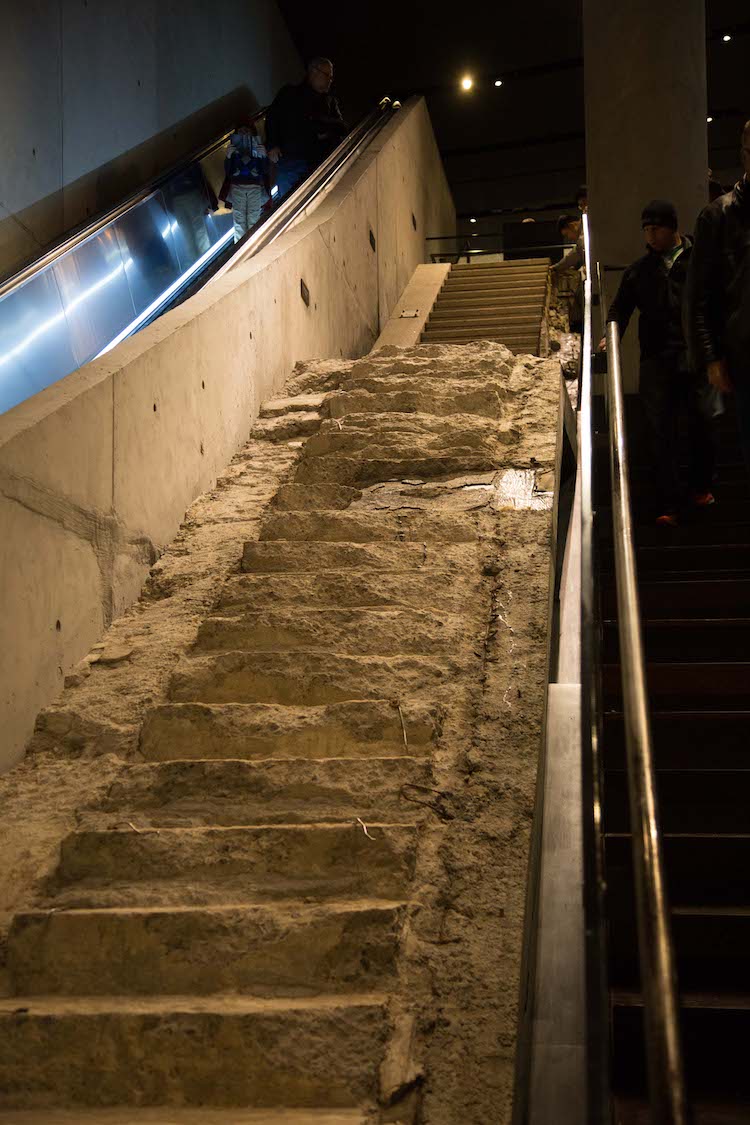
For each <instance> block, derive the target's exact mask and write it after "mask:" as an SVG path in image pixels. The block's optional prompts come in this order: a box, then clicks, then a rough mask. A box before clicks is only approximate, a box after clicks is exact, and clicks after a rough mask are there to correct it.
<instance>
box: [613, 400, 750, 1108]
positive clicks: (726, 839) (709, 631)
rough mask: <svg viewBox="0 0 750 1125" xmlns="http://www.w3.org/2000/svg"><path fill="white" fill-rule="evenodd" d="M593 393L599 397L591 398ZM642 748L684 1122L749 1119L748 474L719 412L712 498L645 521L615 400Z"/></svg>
mask: <svg viewBox="0 0 750 1125" xmlns="http://www.w3.org/2000/svg"><path fill="white" fill-rule="evenodd" d="M597 405H598V406H600V405H601V404H600V403H598V404H597ZM627 414H628V434H629V445H630V458H631V488H632V491H633V507H634V523H635V525H636V529H637V530H636V545H637V559H638V569H639V586H640V596H641V612H642V617H643V626H644V644H645V653H646V662H647V677H648V685H649V696H650V706H651V717H652V736H653V748H654V759H655V765H656V769H657V785H658V794H659V801H660V812H661V822H662V830H663V846H664V856H665V863H666V874H667V884H668V892H669V898H670V908H671V914H672V928H673V937H674V943H675V951H676V957H677V968H678V976H679V985H680V998H681V1021H682V1035H683V1051H684V1061H685V1073H686V1080H687V1085H688V1091H689V1095H690V1099H691V1103H692V1106H693V1112H694V1115H695V1125H740V1123H741V1122H742V1123H745V1125H746V1123H747V1122H750V1065H748V1063H749V1061H750V487H749V485H748V481H747V478H746V475H745V471H744V467H743V466H742V462H741V457H740V451H739V445H738V441H737V437H736V429H735V421H734V418H733V417H732V416H731V415H730V416H727V417H725V418H723V419H722V420H721V422H720V424H719V450H720V453H719V466H718V470H717V482H716V486H715V490H714V491H715V495H716V498H717V503H716V505H714V506H713V507H712V508H708V509H705V510H700V511H689V510H688V511H686V512H685V515H684V517H683V518H682V519H681V521H680V525H679V527H677V528H657V527H656V526H655V525H654V518H655V515H656V513H655V511H654V509H653V507H652V500H651V497H652V493H653V490H652V487H651V483H650V473H651V470H650V468H649V466H648V463H647V458H646V457H645V454H644V451H645V448H646V447H645V440H644V432H643V420H642V418H641V416H640V412H639V404H638V402H637V399H635V398H634V397H633V398H632V401H628V403H627ZM604 426H605V423H604V417H603V411H602V412H601V414H600V417H599V420H598V426H597V429H598V431H599V436H598V439H597V466H596V468H597V477H598V481H599V485H598V488H597V499H598V501H599V507H598V511H597V524H598V545H599V559H600V592H601V615H602V622H603V628H602V665H603V668H602V673H603V674H602V679H603V683H602V690H603V703H604V730H603V747H604V751H603V764H604V815H603V828H604V836H605V838H604V849H605V861H606V878H607V898H606V910H607V932H608V943H609V970H610V986H611V1016H612V1031H613V1052H614V1053H613V1084H614V1090H615V1097H616V1107H617V1108H616V1120H617V1122H618V1125H647V1123H651V1121H652V1119H651V1117H650V1116H649V1110H648V1103H647V1093H646V1063H645V1052H644V1036H643V1019H642V1016H643V1009H642V997H641V990H640V981H639V971H638V955H637V941H636V928H635V901H634V894H633V868H632V860H631V840H630V835H629V832H630V826H629V811H628V795H627V774H626V770H625V745H624V730H623V715H622V696H621V687H620V667H619V652H618V633H617V603H616V595H615V584H614V564H613V552H612V546H611V542H612V539H611V518H610V512H609V510H608V508H607V504H608V503H609V500H608V465H607V446H606V437H605V428H604Z"/></svg>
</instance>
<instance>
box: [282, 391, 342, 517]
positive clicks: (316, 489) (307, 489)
mask: <svg viewBox="0 0 750 1125" xmlns="http://www.w3.org/2000/svg"><path fill="white" fill-rule="evenodd" d="M330 397H332V396H329V401H330ZM361 499H362V491H361V489H358V488H347V487H346V486H345V485H339V484H319V485H304V484H284V485H282V486H281V488H280V489H279V490H278V492H277V493H276V495H275V496H274V498H273V501H272V502H271V507H272V508H278V509H280V510H281V511H285V512H309V511H317V510H319V509H321V508H324V509H326V510H328V511H333V510H336V509H338V510H339V511H343V510H344V509H345V508H348V507H349V505H350V504H353V503H354V501H355V500H361Z"/></svg>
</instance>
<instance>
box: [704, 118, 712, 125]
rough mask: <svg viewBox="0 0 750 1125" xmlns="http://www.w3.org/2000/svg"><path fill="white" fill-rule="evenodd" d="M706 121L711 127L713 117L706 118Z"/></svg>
mask: <svg viewBox="0 0 750 1125" xmlns="http://www.w3.org/2000/svg"><path fill="white" fill-rule="evenodd" d="M706 121H707V122H708V124H709V125H710V124H711V122H712V121H713V117H707V118H706Z"/></svg>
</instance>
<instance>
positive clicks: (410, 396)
mask: <svg viewBox="0 0 750 1125" xmlns="http://www.w3.org/2000/svg"><path fill="white" fill-rule="evenodd" d="M505 397H506V396H505V395H504V394H503V392H502V390H501V388H499V387H497V386H492V385H491V386H487V387H483V386H482V385H481V384H479V385H478V386H477V387H476V389H475V388H473V387H471V385H470V384H469V385H467V386H465V389H461V390H458V389H452V390H451V389H450V388H448V390H447V391H446V392H445V393H441V391H440V390H439V389H437V388H435V387H424V388H420V389H419V390H403V391H400V390H388V391H385V392H382V391H381V392H377V393H373V392H371V391H366V390H361V391H336V392H334V393H333V394H332V395H331V396H330V399H329V410H330V416H331V417H332V418H344V417H346V416H347V415H350V414H365V413H372V414H387V413H398V414H409V413H415V414H416V413H423V412H424V413H429V414H435V415H437V416H439V417H448V416H450V415H454V414H477V415H479V416H480V417H483V418H499V417H500V416H501V415H502V413H503V401H504V398H505ZM298 487H299V486H298ZM331 506H333V505H331ZM343 506H344V505H342V507H343ZM321 507H322V505H321Z"/></svg>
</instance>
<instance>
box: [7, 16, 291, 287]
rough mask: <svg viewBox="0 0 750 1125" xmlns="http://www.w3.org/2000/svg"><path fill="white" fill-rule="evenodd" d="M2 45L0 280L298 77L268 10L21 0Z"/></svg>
mask: <svg viewBox="0 0 750 1125" xmlns="http://www.w3.org/2000/svg"><path fill="white" fill-rule="evenodd" d="M2 31H3V34H2V36H1V37H0V105H2V114H0V152H2V154H3V159H2V163H1V164H0V276H2V275H4V274H7V273H10V272H12V271H13V269H14V268H15V267H17V266H18V265H19V264H20V263H21V262H22V261H23V260H25V259H26V258H28V257H29V256H31V255H33V254H34V253H35V252H36V251H37V250H38V249H39V248H40V247H42V246H45V245H46V244H48V243H49V242H50V241H52V240H54V239H55V238H57V237H58V236H59V235H60V234H61V233H63V232H64V231H66V230H69V229H70V228H71V227H74V226H76V225H77V224H78V223H80V222H82V221H84V220H85V219H86V217H87V216H88V215H93V214H96V213H98V212H100V211H102V210H106V209H107V208H109V207H110V206H112V205H113V204H114V203H116V202H118V201H119V200H120V199H122V198H123V197H124V196H126V195H128V194H129V193H130V192H131V191H134V190H136V189H137V188H138V187H139V186H140V185H141V184H142V183H144V182H145V181H146V180H148V179H150V178H151V177H152V176H154V175H155V174H157V173H158V172H160V171H162V170H163V169H164V168H166V167H168V166H169V165H170V164H172V163H174V162H175V161H176V160H177V159H179V158H180V157H181V156H183V155H184V154H185V153H186V152H189V151H190V150H191V149H193V148H195V147H197V146H198V145H200V144H203V143H205V142H206V141H208V140H210V139H211V137H213V136H216V135H218V134H219V133H221V132H223V131H224V130H225V129H227V128H228V127H230V126H231V125H232V123H233V122H234V121H235V120H236V117H237V116H238V114H239V113H241V112H243V111H247V110H252V109H255V108H257V107H258V106H259V105H264V104H267V103H268V101H270V99H271V98H272V97H273V95H274V93H275V92H276V90H277V89H278V87H279V86H280V85H282V84H283V83H284V82H288V81H290V80H293V79H295V78H296V77H297V75H298V74H299V71H300V68H301V60H300V59H299V56H298V55H297V53H296V51H295V49H294V47H293V45H292V42H291V39H290V37H289V34H288V32H287V29H286V25H285V24H284V22H283V20H282V18H281V15H280V13H279V11H278V9H277V7H276V4H275V3H274V0H224V3H222V4H221V5H211V4H207V3H205V2H204V0H160V2H159V3H158V4H157V3H153V0H128V3H121V2H119V0H25V2H24V3H22V4H5V5H3V12H2Z"/></svg>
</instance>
